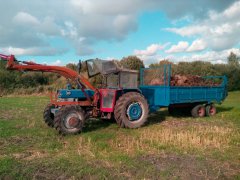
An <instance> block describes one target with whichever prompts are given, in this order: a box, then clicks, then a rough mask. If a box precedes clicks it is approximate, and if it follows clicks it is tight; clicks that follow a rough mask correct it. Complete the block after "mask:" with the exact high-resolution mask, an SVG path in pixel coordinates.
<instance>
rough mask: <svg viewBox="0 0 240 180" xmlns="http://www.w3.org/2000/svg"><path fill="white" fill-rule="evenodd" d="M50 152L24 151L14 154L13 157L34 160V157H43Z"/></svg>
mask: <svg viewBox="0 0 240 180" xmlns="http://www.w3.org/2000/svg"><path fill="white" fill-rule="evenodd" d="M47 155H48V154H47V153H46V152H44V151H34V150H31V151H25V152H23V153H15V154H13V157H15V158H16V159H24V160H28V161H30V160H34V159H38V158H43V157H46V156H47Z"/></svg>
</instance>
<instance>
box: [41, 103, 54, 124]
mask: <svg viewBox="0 0 240 180" xmlns="http://www.w3.org/2000/svg"><path fill="white" fill-rule="evenodd" d="M52 108H54V106H53V105H52V104H48V105H47V106H46V108H45V109H44V111H43V120H44V122H45V123H46V124H47V125H48V126H49V127H53V126H54V114H53V113H52V112H51V109H52Z"/></svg>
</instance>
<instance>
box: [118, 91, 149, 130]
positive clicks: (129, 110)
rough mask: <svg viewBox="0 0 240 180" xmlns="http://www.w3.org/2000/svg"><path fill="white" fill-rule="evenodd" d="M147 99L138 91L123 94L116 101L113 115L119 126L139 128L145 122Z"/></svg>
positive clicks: (147, 110)
mask: <svg viewBox="0 0 240 180" xmlns="http://www.w3.org/2000/svg"><path fill="white" fill-rule="evenodd" d="M148 112H149V109H148V103H147V100H146V99H145V98H144V97H143V96H142V95H141V94H140V93H138V92H128V93H126V94H123V95H122V96H121V97H120V98H119V99H118V100H117V102H116V105H115V109H114V117H115V119H116V121H117V123H118V125H119V126H120V127H126V128H139V127H141V126H143V125H144V124H145V123H146V122H147V117H148Z"/></svg>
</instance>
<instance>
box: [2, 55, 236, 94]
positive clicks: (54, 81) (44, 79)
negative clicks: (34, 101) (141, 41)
mask: <svg viewBox="0 0 240 180" xmlns="http://www.w3.org/2000/svg"><path fill="white" fill-rule="evenodd" d="M120 64H121V65H122V66H123V67H125V68H129V69H133V70H140V68H143V67H145V65H144V62H143V61H142V60H141V59H139V58H138V57H136V56H128V57H124V58H122V59H121V60H120ZM163 64H171V65H172V70H173V73H174V74H179V75H199V76H212V75H213V76H222V75H226V76H227V77H228V90H229V91H234V90H240V58H239V57H238V56H237V55H236V54H234V53H233V52H231V53H230V54H229V56H228V59H227V64H212V63H210V62H205V61H194V62H179V63H177V64H175V63H172V62H171V61H170V60H161V61H159V62H158V63H153V64H150V65H149V67H159V66H162V65H163ZM5 65H6V64H5V62H3V61H0V95H1V94H9V93H19V94H25V93H27V94H31V93H42V92H46V91H54V90H56V89H59V88H64V86H65V84H66V80H65V79H64V78H63V77H61V76H60V75H58V74H53V73H41V72H18V71H7V70H6V69H5ZM66 66H67V67H68V68H71V69H73V70H77V65H76V64H72V63H69V64H67V65H66ZM81 73H83V75H85V76H87V73H86V65H85V63H84V64H83V66H82V69H81ZM90 82H91V83H92V84H93V85H96V86H97V85H99V84H100V83H101V76H97V77H94V78H91V79H90Z"/></svg>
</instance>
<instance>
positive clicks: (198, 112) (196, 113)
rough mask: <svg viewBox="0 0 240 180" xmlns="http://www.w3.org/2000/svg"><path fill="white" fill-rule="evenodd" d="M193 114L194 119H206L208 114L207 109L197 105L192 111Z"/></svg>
mask: <svg viewBox="0 0 240 180" xmlns="http://www.w3.org/2000/svg"><path fill="white" fill-rule="evenodd" d="M191 114H192V116H193V117H195V118H197V117H204V116H205V114H206V111H205V107H204V106H203V105H196V106H195V107H194V108H193V109H192V111H191Z"/></svg>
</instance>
